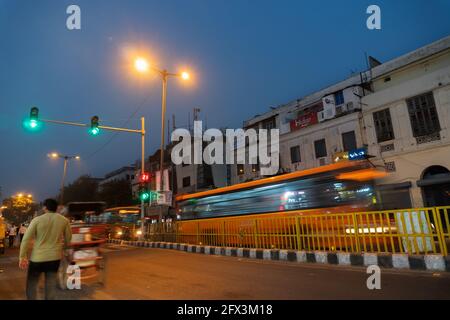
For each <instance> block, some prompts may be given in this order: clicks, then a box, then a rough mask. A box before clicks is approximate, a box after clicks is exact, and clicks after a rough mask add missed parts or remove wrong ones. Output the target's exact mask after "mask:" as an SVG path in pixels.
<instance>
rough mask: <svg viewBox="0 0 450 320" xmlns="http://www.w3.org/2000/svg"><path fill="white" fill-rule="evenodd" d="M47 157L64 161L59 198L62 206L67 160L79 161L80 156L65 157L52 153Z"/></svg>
mask: <svg viewBox="0 0 450 320" xmlns="http://www.w3.org/2000/svg"><path fill="white" fill-rule="evenodd" d="M48 157H49V158H52V159H58V158H61V159H64V171H63V176H62V181H61V196H60V200H59V201H60V202H61V204H63V203H64V181H65V179H66V173H67V163H68V162H69V160H73V159H75V160H80V156H67V155H62V154H59V153H57V152H52V153H49V154H48Z"/></svg>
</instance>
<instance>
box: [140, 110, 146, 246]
mask: <svg viewBox="0 0 450 320" xmlns="http://www.w3.org/2000/svg"><path fill="white" fill-rule="evenodd" d="M141 145H142V150H141V174H142V175H144V173H145V118H144V117H142V118H141ZM144 222H145V204H144V199H141V236H140V237H139V238H140V239H141V240H144V238H145V227H144Z"/></svg>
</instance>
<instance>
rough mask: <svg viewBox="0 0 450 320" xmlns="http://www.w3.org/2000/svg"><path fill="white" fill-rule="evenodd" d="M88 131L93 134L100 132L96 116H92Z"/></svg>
mask: <svg viewBox="0 0 450 320" xmlns="http://www.w3.org/2000/svg"><path fill="white" fill-rule="evenodd" d="M89 133H90V134H91V135H93V136H96V135H98V134H99V133H100V129H99V127H98V117H97V116H93V117H92V118H91V128H90V129H89Z"/></svg>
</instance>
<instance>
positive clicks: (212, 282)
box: [0, 245, 450, 300]
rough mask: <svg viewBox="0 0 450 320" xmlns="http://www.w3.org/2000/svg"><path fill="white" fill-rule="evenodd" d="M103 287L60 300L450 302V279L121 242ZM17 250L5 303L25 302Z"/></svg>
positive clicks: (4, 259)
mask: <svg viewBox="0 0 450 320" xmlns="http://www.w3.org/2000/svg"><path fill="white" fill-rule="evenodd" d="M105 251H106V253H105V254H106V256H107V258H108V264H107V282H106V285H105V286H104V287H100V286H98V285H96V284H89V285H83V287H82V289H81V290H65V291H62V290H58V299H133V300H134V299H136V300H140V299H183V300H184V299H194V300H197V299H209V300H210V299H233V300H234V299H250V300H251V299H289V300H290V299H450V275H449V274H447V273H428V272H416V271H414V272H413V271H401V272H400V271H384V270H383V271H382V274H381V290H368V289H367V286H366V280H367V277H368V276H369V275H368V274H366V270H365V269H364V268H355V267H342V266H325V265H324V266H321V265H315V264H314V265H311V264H296V263H287V262H277V261H262V260H250V259H240V258H236V257H223V256H207V255H200V254H193V253H187V252H179V251H173V250H165V249H143V248H132V247H125V246H119V245H109V246H107V247H106V248H105ZM17 264H18V261H17V250H11V251H9V252H7V254H6V255H4V256H0V269H4V271H3V272H1V273H0V299H24V298H25V295H24V288H25V275H26V273H25V272H24V271H20V270H19V269H18V267H17Z"/></svg>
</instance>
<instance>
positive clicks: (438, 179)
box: [417, 174, 450, 187]
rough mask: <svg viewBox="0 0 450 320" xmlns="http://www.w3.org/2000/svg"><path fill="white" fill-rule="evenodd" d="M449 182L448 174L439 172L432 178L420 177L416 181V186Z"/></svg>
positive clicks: (449, 175) (449, 176)
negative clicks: (420, 178)
mask: <svg viewBox="0 0 450 320" xmlns="http://www.w3.org/2000/svg"><path fill="white" fill-rule="evenodd" d="M443 183H450V174H439V175H435V176H434V177H432V178H427V179H422V180H418V181H417V186H418V187H427V186H433V185H436V184H443Z"/></svg>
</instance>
